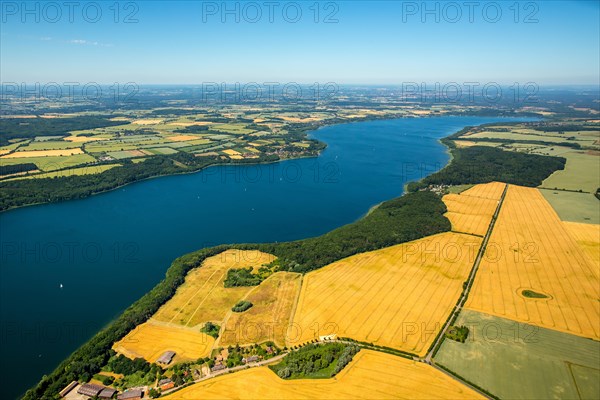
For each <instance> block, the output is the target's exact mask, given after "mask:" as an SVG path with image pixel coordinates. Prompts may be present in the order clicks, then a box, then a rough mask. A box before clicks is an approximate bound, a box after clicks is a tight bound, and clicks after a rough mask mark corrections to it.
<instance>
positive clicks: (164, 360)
mask: <svg viewBox="0 0 600 400" xmlns="http://www.w3.org/2000/svg"><path fill="white" fill-rule="evenodd" d="M173 357H175V352H174V351H165V352H164V353H163V355H162V356H160V357H159V358H158V360H156V362H157V363H160V364H164V365H168V364H170V363H171V360H173Z"/></svg>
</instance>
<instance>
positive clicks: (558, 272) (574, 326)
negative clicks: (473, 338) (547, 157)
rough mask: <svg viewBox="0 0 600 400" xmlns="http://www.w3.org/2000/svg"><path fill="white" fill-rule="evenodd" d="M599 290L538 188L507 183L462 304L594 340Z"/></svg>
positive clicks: (599, 333) (592, 270) (593, 269)
mask: <svg viewBox="0 0 600 400" xmlns="http://www.w3.org/2000/svg"><path fill="white" fill-rule="evenodd" d="M523 290H532V291H535V292H537V293H541V294H544V295H546V296H547V298H544V299H539V298H537V299H535V298H527V297H525V296H523V295H522V292H523ZM599 292H600V280H599V277H598V268H597V266H594V265H593V264H592V261H591V259H590V257H589V256H587V255H586V254H585V253H584V252H583V250H582V249H581V248H580V246H579V245H578V243H577V242H576V241H575V240H574V239H573V238H572V237H571V234H570V233H569V232H568V231H567V229H566V228H565V225H564V223H563V222H562V221H561V220H560V219H559V218H558V215H557V214H556V213H555V212H554V210H553V209H552V207H551V206H550V204H548V202H547V201H546V200H545V199H544V197H543V196H542V194H541V193H540V192H539V190H537V189H532V188H525V187H520V186H512V185H511V186H510V187H509V189H508V193H507V195H506V197H505V200H504V203H503V205H502V208H501V210H500V214H499V216H498V220H497V222H496V225H495V227H494V231H493V232H492V235H491V237H490V242H489V244H488V247H487V249H486V255H485V257H484V259H483V260H482V262H481V265H480V268H479V271H478V273H477V276H476V278H475V282H474V285H473V288H472V290H471V293H470V296H469V299H468V301H467V303H466V307H467V308H470V309H472V310H476V311H480V312H484V313H488V314H492V315H497V316H500V317H505V318H509V319H513V320H516V321H519V322H525V323H529V324H534V325H538V326H543V327H546V328H549V329H556V330H559V331H563V332H567V333H573V334H576V335H580V336H585V337H589V338H593V339H596V340H597V339H599V338H600V303H599V302H598V298H599V295H600V293H599Z"/></svg>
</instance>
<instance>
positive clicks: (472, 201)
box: [442, 194, 498, 236]
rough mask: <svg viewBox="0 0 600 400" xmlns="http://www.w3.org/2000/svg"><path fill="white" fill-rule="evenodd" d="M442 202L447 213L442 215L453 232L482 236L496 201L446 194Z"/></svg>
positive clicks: (490, 218)
mask: <svg viewBox="0 0 600 400" xmlns="http://www.w3.org/2000/svg"><path fill="white" fill-rule="evenodd" d="M442 200H443V201H444V204H446V208H447V209H448V212H447V213H446V214H444V215H445V216H446V218H448V219H449V220H450V223H452V230H453V231H455V232H463V233H470V234H473V235H479V236H484V235H485V233H486V232H487V230H488V227H489V226H490V222H491V220H492V216H493V215H494V212H495V211H496V207H497V206H498V201H497V200H493V199H487V198H485V197H476V196H469V195H465V194H447V195H445V196H444V197H443V198H442Z"/></svg>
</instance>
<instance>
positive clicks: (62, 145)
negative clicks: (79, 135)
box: [17, 140, 81, 152]
mask: <svg viewBox="0 0 600 400" xmlns="http://www.w3.org/2000/svg"><path fill="white" fill-rule="evenodd" d="M78 147H81V144H80V143H72V142H65V141H58V140H57V141H52V140H43V141H35V142H31V143H30V144H28V145H27V146H22V147H19V149H18V150H17V152H23V151H35V150H64V149H73V148H78Z"/></svg>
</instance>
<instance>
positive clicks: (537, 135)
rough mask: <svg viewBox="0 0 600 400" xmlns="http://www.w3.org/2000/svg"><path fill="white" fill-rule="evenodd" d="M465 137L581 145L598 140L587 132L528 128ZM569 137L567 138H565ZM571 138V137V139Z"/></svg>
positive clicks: (591, 143)
mask: <svg viewBox="0 0 600 400" xmlns="http://www.w3.org/2000/svg"><path fill="white" fill-rule="evenodd" d="M465 138H466V139H477V138H492V139H510V140H514V141H520V140H540V141H544V142H552V143H579V144H580V145H581V146H593V145H594V142H595V141H596V140H598V136H596V137H594V136H590V135H589V132H565V134H563V135H559V134H552V132H548V133H546V132H538V131H532V130H529V131H528V132H527V133H525V132H523V130H520V132H519V131H513V132H490V131H483V132H478V133H476V134H474V135H469V136H466V137H465ZM567 138H569V139H567ZM571 138H572V139H571Z"/></svg>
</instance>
